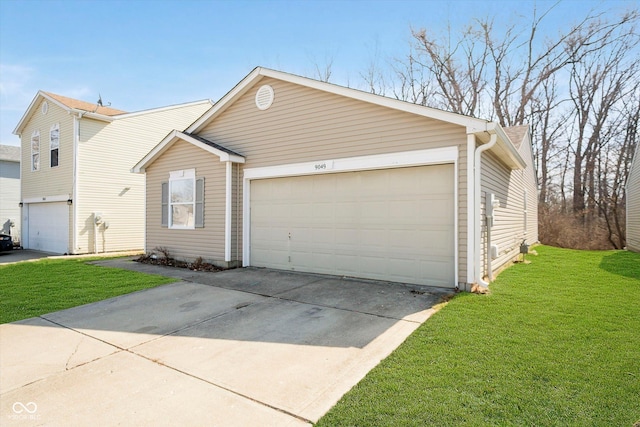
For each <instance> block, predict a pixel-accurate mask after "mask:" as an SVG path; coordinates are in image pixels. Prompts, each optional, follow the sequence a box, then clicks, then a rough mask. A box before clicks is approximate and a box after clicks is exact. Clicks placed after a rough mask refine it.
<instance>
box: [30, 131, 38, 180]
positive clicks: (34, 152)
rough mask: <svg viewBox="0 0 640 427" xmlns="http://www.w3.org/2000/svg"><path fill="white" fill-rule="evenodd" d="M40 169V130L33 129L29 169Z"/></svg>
mask: <svg viewBox="0 0 640 427" xmlns="http://www.w3.org/2000/svg"><path fill="white" fill-rule="evenodd" d="M39 169H40V132H39V131H37V130H34V131H33V133H32V134H31V170H32V171H37V170H39Z"/></svg>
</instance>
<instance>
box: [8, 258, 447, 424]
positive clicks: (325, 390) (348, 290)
mask: <svg viewBox="0 0 640 427" xmlns="http://www.w3.org/2000/svg"><path fill="white" fill-rule="evenodd" d="M100 263H102V264H103V265H111V266H119V267H124V268H131V269H138V270H141V269H143V270H147V271H149V272H153V271H156V272H171V273H172V274H173V275H174V276H175V275H177V276H180V277H181V278H182V279H183V280H181V281H179V282H176V283H172V284H169V285H165V286H160V287H157V288H154V289H149V290H145V291H140V292H136V293H132V294H129V295H124V296H121V297H117V298H112V299H109V300H105V301H102V302H98V303H94V304H88V305H84V306H80V307H76V308H72V309H69V310H64V311H59V312H55V313H51V314H47V315H44V316H41V317H37V318H32V319H28V320H24V321H21V322H15V323H10V324H4V325H0V372H1V378H0V393H1V399H0V416H1V418H0V424H2V425H20V426H25V425H87V424H91V425H154V426H156V425H216V426H247V425H252V426H261V425H264V426H288V425H291V426H297V425H307V424H309V423H311V422H315V421H317V420H318V419H319V418H320V417H321V416H322V415H323V414H324V413H325V412H327V411H328V410H329V409H330V408H331V407H332V406H333V405H334V404H335V403H336V402H337V401H338V400H339V399H340V397H341V396H342V395H343V394H344V393H345V392H347V391H348V390H349V389H350V388H351V387H353V386H354V385H355V384H356V383H357V382H358V381H359V380H360V379H362V378H363V377H364V375H365V374H366V373H367V372H368V371H369V370H370V369H371V368H373V367H374V366H375V365H377V364H378V363H379V362H380V360H382V359H383V358H384V357H386V356H387V355H388V354H389V353H391V352H392V351H393V350H394V349H395V348H396V347H397V346H398V345H399V344H400V343H402V342H403V341H404V340H405V339H406V337H407V336H408V335H409V334H411V333H412V332H413V331H414V330H415V329H416V328H417V327H418V326H419V325H420V324H421V323H422V322H424V321H425V320H426V319H427V318H428V317H429V316H430V315H431V314H432V313H433V312H434V310H433V308H432V307H433V305H434V304H436V303H438V302H440V301H441V300H442V298H443V297H445V296H447V295H448V294H449V293H450V291H449V290H444V289H438V288H420V287H416V286H404V285H398V284H390V283H384V282H375V281H359V280H351V279H341V278H338V277H334V276H320V275H309V274H299V273H288V272H282V271H275V270H268V269H253V268H247V269H237V270H230V271H225V272H220V273H194V272H191V271H188V270H179V269H163V268H159V267H151V266H144V265H140V264H137V263H132V262H130V261H122V260H111V261H101V262H100Z"/></svg>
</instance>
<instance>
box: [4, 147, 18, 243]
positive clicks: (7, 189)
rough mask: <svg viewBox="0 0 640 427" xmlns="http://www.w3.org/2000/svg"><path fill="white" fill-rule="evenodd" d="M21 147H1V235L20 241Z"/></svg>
mask: <svg viewBox="0 0 640 427" xmlns="http://www.w3.org/2000/svg"><path fill="white" fill-rule="evenodd" d="M19 203H20V147H15V146H12V145H0V233H4V234H11V236H12V237H13V240H14V242H16V241H19V240H20V207H19V206H18V204H19Z"/></svg>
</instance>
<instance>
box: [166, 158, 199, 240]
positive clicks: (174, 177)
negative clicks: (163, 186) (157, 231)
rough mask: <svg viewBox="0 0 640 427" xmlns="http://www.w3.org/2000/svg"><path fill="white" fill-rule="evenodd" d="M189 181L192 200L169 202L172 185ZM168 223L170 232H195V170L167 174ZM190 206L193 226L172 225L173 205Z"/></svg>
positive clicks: (182, 170)
mask: <svg viewBox="0 0 640 427" xmlns="http://www.w3.org/2000/svg"><path fill="white" fill-rule="evenodd" d="M187 180H191V186H192V191H193V193H192V194H193V200H192V201H191V202H190V203H189V202H180V203H177V202H176V203H172V202H171V190H172V185H171V184H172V183H173V182H175V181H187ZM168 191H169V194H168V200H167V202H168V206H167V208H168V223H167V227H168V228H169V229H172V230H195V228H196V170H195V169H181V170H175V171H170V172H169V186H168ZM174 204H175V205H189V204H190V205H191V207H192V210H193V224H192V225H184V226H183V225H177V226H176V225H174V224H173V205H174Z"/></svg>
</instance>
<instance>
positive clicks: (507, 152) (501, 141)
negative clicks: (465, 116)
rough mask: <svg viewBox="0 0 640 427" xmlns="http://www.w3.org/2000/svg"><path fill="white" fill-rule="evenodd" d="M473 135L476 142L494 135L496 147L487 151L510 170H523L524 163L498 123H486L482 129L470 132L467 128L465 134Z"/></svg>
mask: <svg viewBox="0 0 640 427" xmlns="http://www.w3.org/2000/svg"><path fill="white" fill-rule="evenodd" d="M471 133H473V134H475V135H476V137H477V140H478V141H481V140H487V136H490V135H493V134H496V135H497V137H498V140H497V143H496V145H495V146H494V147H493V148H492V149H491V150H489V151H491V152H493V153H495V154H496V155H497V156H498V158H499V159H500V160H502V161H503V162H504V163H505V164H506V165H507V166H509V167H510V168H511V169H525V168H526V167H527V164H526V162H525V161H524V159H523V158H522V156H521V155H520V153H519V152H518V150H517V149H516V147H515V146H514V145H513V143H512V142H511V140H510V139H509V137H508V136H507V134H506V133H505V132H504V129H502V126H500V124H499V123H496V122H488V123H487V125H486V127H485V128H484V129H478V130H475V131H472V129H470V128H467V134H471Z"/></svg>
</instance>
